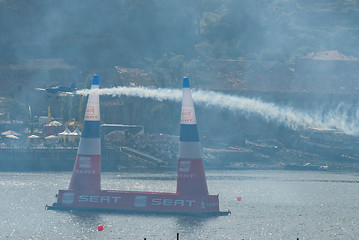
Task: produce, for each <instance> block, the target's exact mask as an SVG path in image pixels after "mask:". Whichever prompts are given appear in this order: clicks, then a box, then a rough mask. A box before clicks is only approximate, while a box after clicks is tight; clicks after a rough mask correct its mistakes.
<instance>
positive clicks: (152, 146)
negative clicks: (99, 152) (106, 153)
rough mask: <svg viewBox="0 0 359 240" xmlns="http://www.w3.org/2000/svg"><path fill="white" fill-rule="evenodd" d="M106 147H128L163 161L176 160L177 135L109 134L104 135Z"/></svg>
mask: <svg viewBox="0 0 359 240" xmlns="http://www.w3.org/2000/svg"><path fill="white" fill-rule="evenodd" d="M105 142H106V146H107V147H129V148H133V149H135V150H138V151H141V152H143V153H146V154H149V155H152V156H154V157H157V158H159V159H161V160H163V161H166V162H170V161H176V160H177V157H178V143H179V137H178V136H173V135H167V134H163V133H159V134H139V135H136V136H126V135H125V134H110V135H108V136H106V137H105Z"/></svg>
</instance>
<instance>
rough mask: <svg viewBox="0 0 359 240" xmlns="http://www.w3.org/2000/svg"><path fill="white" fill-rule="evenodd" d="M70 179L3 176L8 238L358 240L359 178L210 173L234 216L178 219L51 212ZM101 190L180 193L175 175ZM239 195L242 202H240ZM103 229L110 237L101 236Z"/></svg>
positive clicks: (121, 179) (113, 182) (123, 179)
mask: <svg viewBox="0 0 359 240" xmlns="http://www.w3.org/2000/svg"><path fill="white" fill-rule="evenodd" d="M70 177H71V173H68V172H63V173H52V172H47V173H0V190H1V197H0V213H1V214H0V223H1V225H0V229H1V231H0V238H1V239H2V238H4V239H144V238H147V239H148V240H150V239H176V234H177V233H179V234H180V239H296V238H299V239H358V238H359V199H358V197H359V174H353V173H346V174H344V173H328V172H288V171H208V172H207V180H208V186H209V191H210V193H211V194H217V193H219V194H220V204H221V205H220V208H221V210H227V209H230V210H231V211H232V215H230V216H221V217H212V218H202V219H201V218H194V217H179V216H156V215H129V214H105V213H73V212H56V211H47V210H45V208H44V207H45V205H46V204H52V203H53V202H54V201H55V197H54V195H55V194H56V193H57V190H58V189H64V188H67V187H68V184H69V181H70ZM102 188H103V189H120V190H146V191H147V190H148V191H164V192H175V188H176V179H175V175H174V173H169V174H159V173H157V174H153V173H151V174H141V173H121V174H119V173H104V174H103V175H102ZM237 196H241V197H242V201H237V200H236V198H237ZM99 224H102V225H103V226H104V230H103V231H102V232H98V231H97V226H98V225H99Z"/></svg>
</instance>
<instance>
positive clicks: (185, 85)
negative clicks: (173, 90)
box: [183, 77, 189, 88]
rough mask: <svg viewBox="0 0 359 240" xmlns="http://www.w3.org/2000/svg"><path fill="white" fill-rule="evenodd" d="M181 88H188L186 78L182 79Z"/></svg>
mask: <svg viewBox="0 0 359 240" xmlns="http://www.w3.org/2000/svg"><path fill="white" fill-rule="evenodd" d="M183 88H189V80H188V78H186V77H184V78H183Z"/></svg>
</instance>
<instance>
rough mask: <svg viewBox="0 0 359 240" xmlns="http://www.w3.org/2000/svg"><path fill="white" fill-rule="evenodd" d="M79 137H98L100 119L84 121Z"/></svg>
mask: <svg viewBox="0 0 359 240" xmlns="http://www.w3.org/2000/svg"><path fill="white" fill-rule="evenodd" d="M81 137H83V138H99V137H100V121H85V122H84V127H83V129H82V134H81Z"/></svg>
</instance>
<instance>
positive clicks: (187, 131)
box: [180, 124, 199, 142]
mask: <svg viewBox="0 0 359 240" xmlns="http://www.w3.org/2000/svg"><path fill="white" fill-rule="evenodd" d="M180 141H182V142H198V141H199V137H198V131H197V124H181V129H180Z"/></svg>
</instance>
